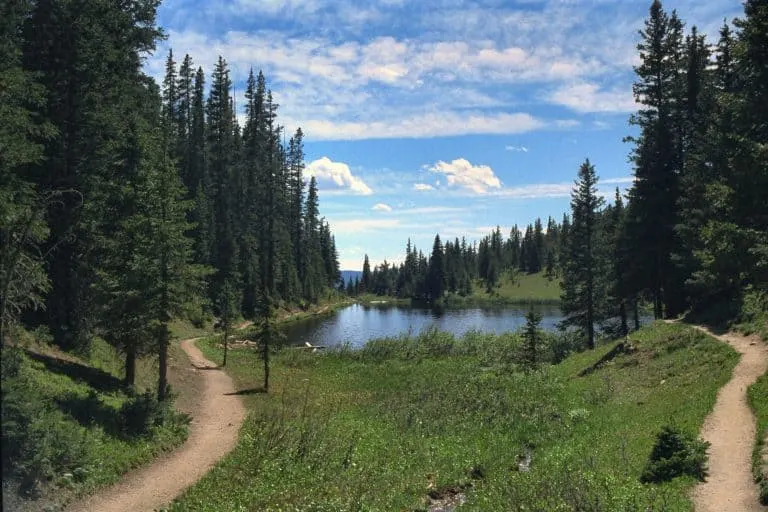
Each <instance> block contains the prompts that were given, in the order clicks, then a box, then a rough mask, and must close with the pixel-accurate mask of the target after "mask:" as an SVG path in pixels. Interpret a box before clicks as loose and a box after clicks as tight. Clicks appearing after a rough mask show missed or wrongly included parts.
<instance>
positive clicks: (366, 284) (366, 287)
mask: <svg viewBox="0 0 768 512" xmlns="http://www.w3.org/2000/svg"><path fill="white" fill-rule="evenodd" d="M360 290H361V291H362V292H363V293H368V292H369V291H370V290H371V262H370V261H368V255H367V254H366V255H365V259H364V260H363V275H362V279H360Z"/></svg>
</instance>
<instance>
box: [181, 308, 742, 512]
mask: <svg viewBox="0 0 768 512" xmlns="http://www.w3.org/2000/svg"><path fill="white" fill-rule="evenodd" d="M631 339H632V343H633V344H634V345H635V346H636V347H637V351H635V352H633V353H630V354H622V355H619V356H617V357H616V358H615V359H614V360H613V361H612V362H610V363H609V364H606V365H605V366H604V367H602V368H601V369H599V370H598V371H595V372H594V373H591V374H589V375H588V376H586V377H577V374H578V372H579V371H580V370H582V369H584V368H586V367H588V366H590V365H592V364H594V362H595V361H597V360H598V359H599V358H600V357H601V356H602V355H604V354H605V353H606V352H608V351H609V350H610V349H611V348H612V347H613V344H606V345H601V346H599V347H598V348H597V349H596V350H595V351H593V352H587V353H580V354H577V355H573V356H571V357H570V358H568V359H566V360H565V361H563V362H562V363H561V364H559V365H556V366H550V367H546V368H544V369H542V370H540V371H538V372H534V373H530V374H524V373H521V372H518V371H515V365H514V363H512V364H510V363H509V360H505V358H503V357H500V355H502V354H503V353H504V352H505V351H514V350H515V347H516V344H517V343H518V340H517V338H516V337H515V336H510V335H505V336H493V335H482V334H478V333H472V334H470V335H468V336H467V337H465V338H462V339H458V340H457V339H454V338H453V337H452V336H450V335H449V334H445V333H438V332H436V331H429V332H427V333H424V334H422V335H420V337H419V338H417V339H407V338H400V339H395V340H386V341H382V342H377V343H374V344H372V345H371V348H370V349H366V350H361V351H350V350H341V351H336V352H329V353H327V354H306V353H304V352H303V351H298V350H292V349H285V350H283V351H282V352H280V353H279V354H277V355H276V356H275V358H274V360H273V361H274V365H273V371H272V385H273V387H272V388H271V391H270V394H269V395H264V394H260V393H256V394H248V395H245V396H244V400H245V403H246V406H247V407H248V409H249V410H250V411H251V414H250V415H249V417H248V418H247V420H246V422H245V424H244V426H243V428H242V429H241V432H240V442H239V444H238V446H237V448H236V449H235V450H234V451H233V452H232V453H231V454H230V455H229V456H228V457H226V458H225V459H224V460H223V461H221V462H220V463H219V464H218V465H217V466H216V467H215V468H214V470H212V471H211V472H210V473H209V474H208V475H206V476H205V477H204V478H203V479H202V480H201V481H200V482H199V483H198V484H197V485H195V486H193V487H192V488H190V489H189V490H188V491H187V492H186V493H185V494H184V495H183V496H182V497H181V498H180V499H179V500H178V501H177V502H176V503H175V504H174V505H173V506H172V510H175V511H181V510H184V511H186V510H195V511H204V510H205V511H207V510H210V511H214V510H313V511H323V510H328V511H337V510H426V506H427V495H428V493H430V492H433V493H437V494H440V493H442V492H447V491H449V490H453V491H459V490H460V491H461V492H464V493H466V495H467V503H466V505H465V506H464V508H466V509H468V510H493V511H496V510H542V511H543V510H547V511H549V510H573V509H579V510H606V511H613V510H628V511H629V510H686V511H687V510H690V509H691V504H690V501H689V500H688V498H687V492H688V491H689V489H690V487H691V486H692V485H693V483H694V482H693V480H692V479H691V478H678V479H675V480H673V481H672V482H669V483H666V484H662V485H652V484H641V483H640V482H639V479H638V478H639V475H640V473H641V471H642V469H643V467H644V466H645V463H646V461H647V459H648V456H649V454H650V452H651V448H652V445H653V443H654V440H655V436H656V434H657V433H658V432H659V431H660V430H661V428H662V427H663V426H664V425H667V424H674V425H675V426H676V427H678V428H679V429H681V430H683V431H685V432H689V433H696V432H698V430H699V428H700V426H701V424H702V422H703V419H704V417H705V415H706V414H707V412H708V411H709V410H710V409H711V407H712V405H713V404H714V401H715V397H716V394H717V390H718V389H719V388H720V386H722V385H723V384H724V383H725V382H726V381H727V380H728V379H729V377H730V373H731V370H732V368H733V367H734V366H735V364H736V362H737V355H736V354H735V352H733V350H731V349H730V348H729V347H728V346H727V345H725V344H722V343H719V342H717V341H715V340H713V339H711V338H709V337H707V336H705V335H703V334H701V333H698V332H696V331H694V330H692V329H689V328H686V327H684V326H680V325H666V324H661V323H657V324H654V325H653V326H651V327H648V328H645V329H643V330H641V331H639V332H637V333H634V334H632V335H631ZM487 344H491V345H493V346H492V347H490V348H489V347H487V346H486V345H487ZM199 345H200V346H201V348H202V349H203V351H204V352H205V353H206V355H207V356H208V357H209V358H211V359H213V360H217V359H219V358H220V357H221V356H220V354H219V351H218V349H217V348H216V346H215V344H212V343H210V342H205V341H203V342H200V343H199ZM494 347H495V348H494ZM229 361H230V362H229V363H228V368H227V371H228V372H229V373H230V374H231V375H233V377H234V379H235V381H236V382H237V385H238V386H240V387H241V388H242V389H252V388H255V387H258V386H259V385H260V382H261V378H262V377H261V373H260V370H259V369H260V362H259V361H258V356H257V354H256V353H255V352H254V351H251V350H236V351H233V352H231V353H230V360H229ZM528 453H530V454H531V457H532V459H531V460H532V462H531V466H530V467H531V470H530V471H527V472H526V471H520V470H519V469H520V465H519V462H520V461H521V460H522V459H523V458H524V457H525V456H526V454H528Z"/></svg>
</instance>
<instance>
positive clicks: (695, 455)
mask: <svg viewBox="0 0 768 512" xmlns="http://www.w3.org/2000/svg"><path fill="white" fill-rule="evenodd" d="M707 448H709V443H707V442H706V441H702V440H700V439H697V438H696V437H694V436H691V435H689V434H686V433H684V432H681V431H679V430H678V429H676V428H675V427H671V426H665V427H663V428H662V429H661V432H659V433H658V435H657V436H656V444H655V445H654V447H653V451H651V456H650V458H649V459H648V462H647V464H646V465H645V469H643V473H642V474H641V475H640V481H641V482H644V483H649V482H652V483H659V482H666V481H669V480H672V479H673V478H676V477H678V476H692V477H695V478H697V479H698V480H702V481H703V480H704V477H705V476H706V475H707V467H706V463H707Z"/></svg>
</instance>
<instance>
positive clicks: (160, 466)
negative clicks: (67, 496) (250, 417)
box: [67, 339, 245, 512]
mask: <svg viewBox="0 0 768 512" xmlns="http://www.w3.org/2000/svg"><path fill="white" fill-rule="evenodd" d="M181 348H182V349H183V350H184V352H186V353H187V355H188V356H189V360H190V362H191V363H192V368H185V366H186V365H181V369H180V370H179V371H180V372H185V371H187V372H194V375H192V376H191V378H192V380H194V381H195V383H194V386H196V387H200V388H201V389H200V391H199V398H197V399H195V397H192V403H191V404H190V405H189V406H187V407H183V409H187V410H186V411H185V412H188V413H190V414H191V415H192V423H191V424H190V431H189V438H188V439H187V441H186V443H184V445H183V446H181V447H180V448H178V449H177V450H175V451H173V452H171V453H169V454H168V455H165V456H163V457H160V458H159V459H158V460H156V461H155V462H153V463H151V464H150V465H148V466H145V467H143V468H140V469H137V470H136V471H132V472H130V473H128V474H127V475H125V477H124V478H123V479H122V480H120V482H118V483H117V484H115V485H113V486H111V487H108V488H106V489H104V490H102V491H100V492H97V493H96V494H94V495H92V496H89V497H88V498H86V499H84V500H82V501H80V502H77V503H74V504H73V505H71V506H70V507H68V508H67V510H68V511H73V512H90V511H99V512H144V511H149V512H151V511H153V510H155V509H160V508H162V507H164V506H166V505H168V504H169V503H170V502H171V501H172V500H173V498H175V497H176V496H178V495H179V494H180V493H181V492H182V491H183V490H184V489H186V488H187V487H189V486H190V485H192V484H194V483H195V482H197V481H198V480H199V479H200V478H201V477H202V476H203V475H204V474H205V473H206V472H207V471H208V470H210V469H211V468H212V467H213V465H214V464H215V463H216V462H217V461H218V460H219V459H221V458H222V457H223V456H224V455H226V454H227V453H228V452H229V451H230V450H231V449H232V448H234V446H235V443H236V442H237V435H238V430H239V429H240V425H241V424H242V422H243V419H244V418H245V408H244V407H243V404H242V402H241V401H240V398H239V397H238V396H237V395H234V394H231V393H234V392H235V387H234V384H233V383H232V379H230V378H229V376H227V374H226V373H224V372H223V371H220V370H219V369H218V368H217V367H216V365H215V364H214V363H212V362H211V361H209V360H207V359H206V358H205V357H204V356H203V354H202V353H201V352H200V350H199V349H198V348H197V347H196V346H195V340H194V339H191V340H184V341H182V342H181ZM181 378H182V380H187V379H185V378H184V376H183V375H182V376H181ZM182 398H184V397H182Z"/></svg>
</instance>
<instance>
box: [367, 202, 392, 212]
mask: <svg viewBox="0 0 768 512" xmlns="http://www.w3.org/2000/svg"><path fill="white" fill-rule="evenodd" d="M371 210H373V211H375V212H391V211H392V207H391V206H389V205H388V204H384V203H376V204H375V205H373V208H371Z"/></svg>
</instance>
